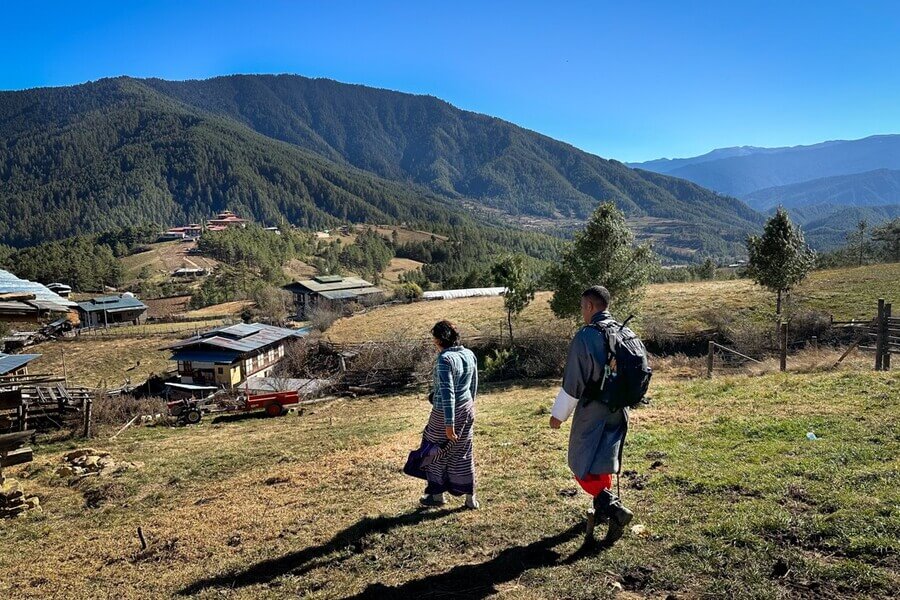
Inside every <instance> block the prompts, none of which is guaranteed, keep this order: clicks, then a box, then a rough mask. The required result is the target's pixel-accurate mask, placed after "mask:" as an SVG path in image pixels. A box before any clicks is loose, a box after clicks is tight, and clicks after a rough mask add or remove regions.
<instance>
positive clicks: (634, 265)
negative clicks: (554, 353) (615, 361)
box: [547, 202, 656, 317]
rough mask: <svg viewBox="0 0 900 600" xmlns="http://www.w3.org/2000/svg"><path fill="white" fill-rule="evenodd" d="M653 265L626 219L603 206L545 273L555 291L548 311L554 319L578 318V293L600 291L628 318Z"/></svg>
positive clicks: (608, 205)
mask: <svg viewBox="0 0 900 600" xmlns="http://www.w3.org/2000/svg"><path fill="white" fill-rule="evenodd" d="M655 264H656V258H655V257H654V255H653V252H652V251H651V249H650V246H649V245H635V243H634V234H633V233H632V231H631V230H630V229H629V228H628V225H627V223H626V222H625V215H624V214H622V212H621V211H620V210H619V209H617V208H616V207H615V205H614V204H613V203H612V202H605V203H603V204H601V205H600V206H598V207H597V210H596V211H594V214H593V215H591V218H590V220H589V221H588V222H587V225H586V226H585V228H584V230H583V231H580V232H579V233H577V234H576V235H575V241H574V242H573V243H572V244H570V245H569V246H568V248H566V250H565V251H564V252H563V255H562V258H561V260H560V261H559V262H558V263H557V264H555V265H553V266H552V267H550V269H549V270H548V272H547V281H548V283H549V284H550V287H551V288H552V289H553V290H554V294H553V299H552V300H551V301H550V308H551V309H553V313H554V314H555V315H557V316H558V317H578V316H580V314H581V293H582V292H583V291H584V290H585V289H587V288H589V287H590V286H592V285H602V286H604V287H606V289H608V290H609V292H610V294H611V295H612V298H613V306H614V307H615V310H616V311H617V312H620V313H622V314H627V313H629V312H630V311H632V310H634V309H635V307H636V305H637V301H638V300H639V299H640V298H641V296H642V295H643V291H644V287H645V286H646V285H647V282H648V281H649V279H650V273H651V271H652V269H653V266H654V265H655Z"/></svg>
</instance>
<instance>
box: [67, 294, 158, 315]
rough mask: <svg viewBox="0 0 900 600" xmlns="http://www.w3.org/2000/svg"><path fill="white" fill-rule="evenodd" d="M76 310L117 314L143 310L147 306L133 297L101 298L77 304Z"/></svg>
mask: <svg viewBox="0 0 900 600" xmlns="http://www.w3.org/2000/svg"><path fill="white" fill-rule="evenodd" d="M78 308H80V309H81V310H83V311H84V312H101V311H104V310H105V311H107V312H117V311H123V310H138V309H145V308H147V305H146V304H144V303H143V302H141V301H140V300H138V299H137V298H135V297H134V296H101V297H99V298H91V299H90V300H87V301H85V302H79V303H78Z"/></svg>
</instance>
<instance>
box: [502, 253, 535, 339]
mask: <svg viewBox="0 0 900 600" xmlns="http://www.w3.org/2000/svg"><path fill="white" fill-rule="evenodd" d="M491 276H492V277H493V278H494V282H495V283H496V284H497V285H502V286H503V287H505V288H506V292H505V293H504V294H503V307H504V308H505V309H506V324H507V326H508V327H509V341H510V343H512V342H513V326H512V319H513V315H519V314H520V313H521V312H522V311H523V310H525V307H526V306H528V305H529V304H530V303H531V301H532V300H534V291H535V285H534V278H533V277H532V275H531V273H530V272H529V270H528V267H527V266H526V264H525V257H524V256H523V255H521V254H514V255H508V256H504V257H503V258H501V259H500V260H498V261H497V262H496V263H494V264H493V265H492V266H491Z"/></svg>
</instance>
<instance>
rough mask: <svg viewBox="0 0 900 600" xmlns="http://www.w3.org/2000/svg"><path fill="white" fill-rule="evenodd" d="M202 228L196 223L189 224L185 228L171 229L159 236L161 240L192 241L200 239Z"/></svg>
mask: <svg viewBox="0 0 900 600" xmlns="http://www.w3.org/2000/svg"><path fill="white" fill-rule="evenodd" d="M202 232H203V227H201V226H200V225H198V224H197V223H191V224H190V225H187V226H185V227H172V228H170V229H168V230H166V231H165V232H163V233H162V235H160V239H162V240H193V239H197V238H198V237H200V234H201V233H202Z"/></svg>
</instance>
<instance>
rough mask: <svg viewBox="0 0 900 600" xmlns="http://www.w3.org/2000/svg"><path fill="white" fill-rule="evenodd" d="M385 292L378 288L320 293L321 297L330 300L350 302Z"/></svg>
mask: <svg viewBox="0 0 900 600" xmlns="http://www.w3.org/2000/svg"><path fill="white" fill-rule="evenodd" d="M383 293H384V290H383V289H381V288H377V287H369V288H362V289H358V290H334V291H331V292H320V293H319V295H320V296H322V297H323V298H327V299H328V300H349V299H352V298H358V297H360V296H368V295H369V294H383Z"/></svg>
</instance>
